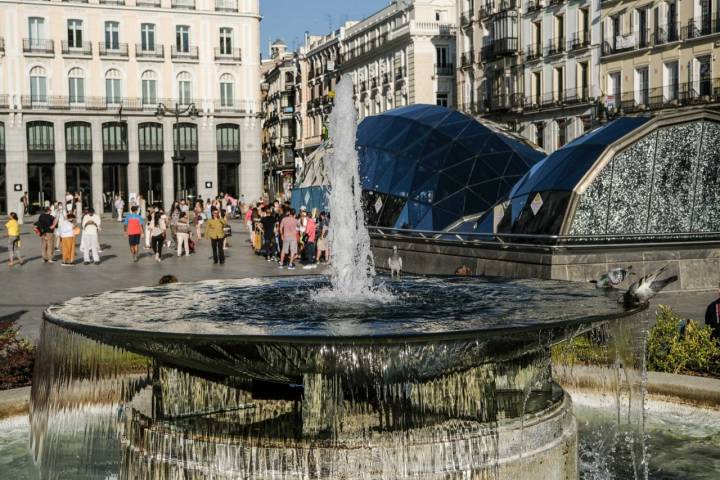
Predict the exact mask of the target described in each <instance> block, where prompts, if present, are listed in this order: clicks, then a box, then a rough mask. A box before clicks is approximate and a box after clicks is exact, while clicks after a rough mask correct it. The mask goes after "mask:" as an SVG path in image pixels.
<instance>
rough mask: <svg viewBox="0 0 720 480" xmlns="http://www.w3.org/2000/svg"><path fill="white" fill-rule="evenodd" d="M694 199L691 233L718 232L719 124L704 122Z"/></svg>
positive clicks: (719, 196) (719, 183)
mask: <svg viewBox="0 0 720 480" xmlns="http://www.w3.org/2000/svg"><path fill="white" fill-rule="evenodd" d="M697 175H698V177H697V182H696V185H697V187H696V193H695V198H694V201H693V203H694V205H695V209H694V212H693V216H692V218H693V221H692V231H693V232H720V124H718V123H715V122H704V128H703V137H702V145H701V148H700V158H699V163H698V172H697Z"/></svg>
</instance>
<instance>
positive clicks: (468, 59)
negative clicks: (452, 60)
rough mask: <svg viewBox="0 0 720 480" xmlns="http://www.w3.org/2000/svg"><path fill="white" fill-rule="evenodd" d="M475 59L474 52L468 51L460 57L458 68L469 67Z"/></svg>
mask: <svg viewBox="0 0 720 480" xmlns="http://www.w3.org/2000/svg"><path fill="white" fill-rule="evenodd" d="M474 58H475V52H474V51H472V50H470V51H467V52H465V53H463V54H462V55H461V56H460V66H462V67H471V66H472V64H473V61H474Z"/></svg>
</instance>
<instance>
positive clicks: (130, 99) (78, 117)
mask: <svg viewBox="0 0 720 480" xmlns="http://www.w3.org/2000/svg"><path fill="white" fill-rule="evenodd" d="M259 23H260V14H259V5H258V0H75V1H73V0H64V1H60V0H50V1H39V0H18V1H4V2H2V4H0V26H1V27H0V34H1V35H2V37H3V40H4V42H3V47H4V51H3V55H2V57H0V92H1V93H2V95H0V122H2V139H3V142H2V147H3V155H2V159H1V160H0V178H1V179H4V180H5V181H4V184H2V185H0V190H1V192H0V195H1V197H0V210H5V209H10V210H15V209H16V207H17V204H18V200H19V198H20V196H21V195H22V194H23V192H24V191H27V192H28V193H29V196H30V201H31V204H32V205H33V207H34V208H33V209H36V208H37V207H38V206H39V205H42V204H43V203H44V202H45V201H51V200H54V199H58V198H60V197H62V196H63V195H64V192H65V191H66V190H70V191H83V193H84V195H85V196H86V198H88V199H92V205H93V206H94V207H95V209H96V210H101V209H103V208H104V209H108V208H109V199H110V198H111V197H112V196H113V195H114V194H121V195H122V196H123V197H124V199H125V201H126V202H127V201H128V200H129V197H130V196H132V195H134V194H143V195H145V196H146V197H147V198H148V199H149V200H151V201H163V202H164V203H165V204H166V205H167V204H169V203H170V202H172V201H173V200H174V199H176V198H190V199H192V198H195V197H197V196H202V197H203V198H207V197H210V196H214V195H216V194H217V193H219V192H230V193H233V194H236V195H244V196H245V198H247V199H252V198H258V197H259V196H260V195H261V193H262V164H261V148H260V128H261V125H260V106H259V95H260V92H259V89H258V84H259V58H260V54H259V53H260V52H259ZM176 109H177V110H178V111H180V112H181V114H180V115H178V116H177V117H176V115H175V113H174V112H175V111H176Z"/></svg>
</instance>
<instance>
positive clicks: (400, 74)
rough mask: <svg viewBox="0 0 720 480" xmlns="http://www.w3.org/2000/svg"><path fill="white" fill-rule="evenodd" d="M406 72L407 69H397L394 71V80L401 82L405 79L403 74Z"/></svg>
mask: <svg viewBox="0 0 720 480" xmlns="http://www.w3.org/2000/svg"><path fill="white" fill-rule="evenodd" d="M406 71H407V67H398V68H396V69H395V80H402V79H403V78H405V72H406Z"/></svg>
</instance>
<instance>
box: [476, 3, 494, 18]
mask: <svg viewBox="0 0 720 480" xmlns="http://www.w3.org/2000/svg"><path fill="white" fill-rule="evenodd" d="M494 13H495V2H494V1H491V2H484V3H483V4H482V5H480V8H479V9H478V17H480V18H487V17H489V16H491V15H493V14H494Z"/></svg>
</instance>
